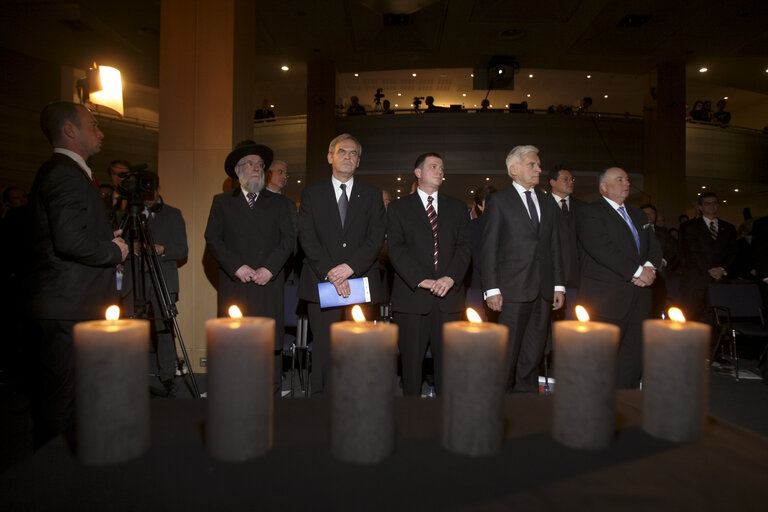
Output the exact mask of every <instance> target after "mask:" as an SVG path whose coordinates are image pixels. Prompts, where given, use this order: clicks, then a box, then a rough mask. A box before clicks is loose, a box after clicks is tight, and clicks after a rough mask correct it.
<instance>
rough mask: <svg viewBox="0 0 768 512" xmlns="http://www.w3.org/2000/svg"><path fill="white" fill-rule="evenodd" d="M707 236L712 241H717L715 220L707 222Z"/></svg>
mask: <svg viewBox="0 0 768 512" xmlns="http://www.w3.org/2000/svg"><path fill="white" fill-rule="evenodd" d="M709 236H711V237H712V240H717V221H716V220H715V219H712V220H711V221H709Z"/></svg>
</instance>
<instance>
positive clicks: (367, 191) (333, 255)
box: [299, 178, 387, 302]
mask: <svg viewBox="0 0 768 512" xmlns="http://www.w3.org/2000/svg"><path fill="white" fill-rule="evenodd" d="M348 194H349V207H348V208H347V218H346V221H345V223H344V227H343V228H342V227H341V218H340V217H339V207H338V203H337V202H336V194H335V193H334V190H333V184H332V183H331V179H330V178H328V179H325V180H323V181H321V182H318V183H314V184H312V185H310V186H308V187H306V188H305V189H304V191H303V192H302V193H301V207H300V209H299V242H300V243H301V247H302V249H303V250H304V264H303V266H302V270H301V279H300V283H299V298H301V299H304V300H306V301H309V302H320V299H319V297H318V294H317V283H319V282H321V281H325V276H326V275H327V274H328V272H329V271H330V270H331V269H332V268H334V267H335V266H337V265H340V264H342V263H346V264H348V265H349V266H350V267H351V268H352V270H353V271H354V274H353V275H352V278H357V277H367V278H368V283H369V286H370V290H371V300H372V301H373V302H382V301H384V300H386V293H385V289H384V285H383V283H382V282H381V268H382V267H381V265H380V264H379V261H378V259H377V257H378V255H379V252H380V251H381V247H382V246H383V245H384V232H385V231H386V222H387V221H386V217H385V210H384V202H383V201H382V199H381V191H380V190H379V189H378V188H376V187H374V186H372V185H368V184H367V183H364V182H363V181H362V180H360V178H355V181H354V185H353V187H352V190H351V191H348Z"/></svg>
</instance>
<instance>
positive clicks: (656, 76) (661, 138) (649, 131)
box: [627, 63, 688, 226]
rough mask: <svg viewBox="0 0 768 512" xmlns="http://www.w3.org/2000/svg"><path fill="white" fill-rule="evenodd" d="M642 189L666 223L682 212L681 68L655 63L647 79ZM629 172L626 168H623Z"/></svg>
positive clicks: (683, 142)
mask: <svg viewBox="0 0 768 512" xmlns="http://www.w3.org/2000/svg"><path fill="white" fill-rule="evenodd" d="M643 111H644V117H645V136H644V146H645V150H644V158H643V160H644V166H645V168H644V169H632V170H631V171H637V170H641V171H642V172H643V178H644V185H643V188H644V190H645V192H646V193H647V194H649V195H650V197H651V202H652V203H654V205H655V206H656V208H657V209H658V211H659V214H661V215H664V217H665V219H666V221H667V224H668V225H670V226H671V225H673V224H676V219H677V216H678V214H680V213H682V212H684V211H685V209H686V206H687V202H688V201H687V199H688V198H686V197H685V181H686V180H685V66H684V65H683V64H682V63H663V64H659V65H658V66H657V67H656V69H654V70H653V71H652V72H651V73H650V74H649V76H648V87H647V88H646V92H645V99H644V108H643ZM627 170H628V171H630V169H627Z"/></svg>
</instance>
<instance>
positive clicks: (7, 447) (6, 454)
mask: <svg viewBox="0 0 768 512" xmlns="http://www.w3.org/2000/svg"><path fill="white" fill-rule="evenodd" d="M761 351H762V345H754V346H750V345H745V346H742V357H744V359H740V361H739V366H740V368H741V370H742V371H741V372H740V376H741V378H740V379H739V380H738V381H737V380H736V379H735V378H734V376H733V371H732V367H730V366H728V365H723V366H719V365H718V364H715V365H713V367H712V368H711V370H710V414H711V415H713V416H718V417H720V418H723V419H725V420H728V421H730V422H732V423H735V424H737V425H739V426H741V427H744V428H747V429H750V430H753V431H755V432H757V433H759V434H761V435H763V436H766V437H768V407H766V405H768V385H766V384H765V383H764V382H763V381H762V379H760V378H758V376H757V373H756V372H757V363H758V361H757V358H758V356H759V354H760V352H761ZM287 368H288V371H287V372H286V373H285V374H284V376H283V393H282V394H283V396H284V398H283V399H284V400H289V399H290V392H291V391H290V390H291V372H290V365H289V364H288V365H287ZM2 376H3V377H4V379H3V381H2V383H0V418H2V420H1V421H0V440H1V441H0V472H2V471H4V470H5V469H7V468H8V467H10V466H12V465H13V464H15V463H16V462H18V461H20V460H23V459H24V458H26V457H29V456H30V455H31V454H32V443H31V437H30V427H31V421H30V417H29V404H28V402H27V400H26V398H25V397H24V396H23V395H22V394H21V393H19V392H18V389H17V386H16V385H14V384H13V382H8V381H9V380H12V379H9V378H8V376H7V374H6V375H2ZM195 379H196V382H197V385H198V388H199V390H200V392H201V393H204V392H205V390H206V374H196V376H195ZM175 382H176V396H175V398H161V397H158V396H156V395H157V394H158V393H160V392H162V391H163V388H162V386H161V385H160V382H159V381H158V380H157V378H155V377H150V380H149V388H150V389H151V390H153V391H154V393H153V394H152V395H153V399H156V400H173V399H176V400H191V399H192V397H193V393H192V385H191V376H190V375H189V374H187V375H185V376H180V377H177V378H176V381H175ZM294 387H295V392H296V393H295V394H296V396H297V397H298V396H303V394H302V393H301V386H300V382H299V379H298V374H295V379H294ZM424 389H426V386H425V388H424Z"/></svg>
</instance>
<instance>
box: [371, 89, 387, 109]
mask: <svg viewBox="0 0 768 512" xmlns="http://www.w3.org/2000/svg"><path fill="white" fill-rule="evenodd" d="M384 96H386V95H385V94H384V89H382V88H381V87H380V88H378V89H376V94H374V95H373V99H374V101H375V102H376V104H377V105H381V98H383V97H384Z"/></svg>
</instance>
